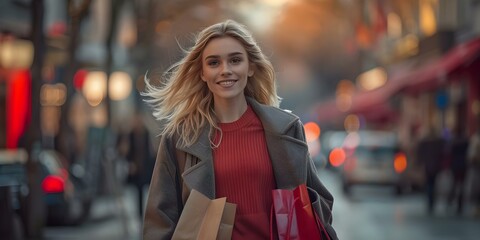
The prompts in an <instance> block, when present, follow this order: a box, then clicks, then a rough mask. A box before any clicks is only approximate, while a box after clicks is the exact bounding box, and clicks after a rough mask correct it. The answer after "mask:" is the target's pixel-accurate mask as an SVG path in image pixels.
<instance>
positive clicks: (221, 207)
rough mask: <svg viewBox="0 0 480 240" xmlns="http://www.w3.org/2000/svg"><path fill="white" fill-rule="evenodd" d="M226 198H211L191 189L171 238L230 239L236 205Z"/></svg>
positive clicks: (188, 239) (187, 239)
mask: <svg viewBox="0 0 480 240" xmlns="http://www.w3.org/2000/svg"><path fill="white" fill-rule="evenodd" d="M226 200H227V199H226V198H218V199H214V200H211V199H209V198H208V197H206V196H205V195H203V194H201V193H200V192H198V191H196V190H194V189H193V190H192V191H191V192H190V196H189V197H188V199H187V202H186V203H185V207H184V208H183V211H182V215H181V216H180V219H179V220H178V224H177V227H176V228H175V232H174V233H173V237H172V239H174V240H194V239H195V240H214V239H221V240H224V239H231V236H232V230H233V223H234V220H235V211H236V205H235V204H232V203H228V202H227V201H226Z"/></svg>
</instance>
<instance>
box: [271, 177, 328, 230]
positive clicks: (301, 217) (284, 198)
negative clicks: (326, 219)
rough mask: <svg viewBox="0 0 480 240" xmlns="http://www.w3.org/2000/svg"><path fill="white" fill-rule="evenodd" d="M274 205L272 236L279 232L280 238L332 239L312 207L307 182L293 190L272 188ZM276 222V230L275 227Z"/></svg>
mask: <svg viewBox="0 0 480 240" xmlns="http://www.w3.org/2000/svg"><path fill="white" fill-rule="evenodd" d="M272 196H273V206H272V216H271V218H273V215H274V216H275V219H271V223H270V226H271V227H270V231H271V238H273V235H274V234H278V239H280V240H311V239H327V240H330V237H329V236H328V233H327V232H326V231H325V227H324V226H323V224H322V222H321V221H320V218H319V217H318V215H317V214H316V212H315V211H314V210H313V208H312V203H311V201H310V197H309V196H308V189H307V187H306V185H305V184H302V185H299V186H298V187H296V188H295V189H293V190H289V189H275V190H272ZM273 220H275V222H276V230H277V231H276V232H274V231H273V230H272V229H273V224H274V223H273Z"/></svg>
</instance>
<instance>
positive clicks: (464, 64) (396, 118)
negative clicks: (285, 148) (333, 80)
mask: <svg viewBox="0 0 480 240" xmlns="http://www.w3.org/2000/svg"><path fill="white" fill-rule="evenodd" d="M340 2H343V4H345V7H346V8H347V9H350V11H351V16H353V17H351V21H352V23H351V25H352V26H355V31H354V32H355V47H356V51H357V53H358V61H359V68H358V72H357V77H355V78H354V79H346V80H344V81H340V82H339V83H338V85H337V94H336V98H335V99H334V100H331V101H329V102H328V101H327V102H326V103H323V104H319V105H317V106H315V107H314V109H313V112H314V113H315V114H316V115H317V116H318V121H319V122H320V123H321V122H322V121H323V122H325V124H326V125H327V126H328V127H332V128H337V129H338V128H340V129H343V128H344V122H343V121H338V120H342V119H345V118H346V117H347V116H349V115H350V116H356V117H358V118H359V121H360V122H361V123H362V126H361V127H363V128H386V129H389V130H395V131H398V133H399V136H400V138H401V140H402V142H403V143H405V144H407V143H409V142H410V141H411V140H412V138H416V137H418V136H419V135H421V134H422V133H425V132H426V130H428V129H429V128H430V127H434V128H435V129H436V130H437V131H438V132H439V133H441V134H443V136H444V137H446V138H448V136H449V134H450V132H451V131H452V130H453V129H454V128H455V127H456V126H461V127H462V129H463V132H464V134H465V135H467V136H469V135H471V134H472V133H473V132H474V131H475V128H476V126H475V118H477V117H478V115H479V107H478V106H479V99H480V86H479V82H480V81H479V79H478V70H477V69H478V64H479V56H480V46H479V42H480V38H479V37H480V30H479V28H480V20H479V18H478V15H479V13H480V12H479V11H480V4H479V1H474V0H460V1H447V0H443V1H442V0H407V1H395V0H392V1H378V0H365V1H340ZM346 86H347V87H346ZM335 122H337V123H335ZM338 122H340V123H338ZM329 123H331V124H329Z"/></svg>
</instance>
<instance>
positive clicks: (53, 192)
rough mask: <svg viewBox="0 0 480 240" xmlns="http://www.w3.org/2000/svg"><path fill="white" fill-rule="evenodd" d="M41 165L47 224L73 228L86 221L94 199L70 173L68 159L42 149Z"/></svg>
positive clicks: (53, 151) (55, 152) (40, 155)
mask: <svg viewBox="0 0 480 240" xmlns="http://www.w3.org/2000/svg"><path fill="white" fill-rule="evenodd" d="M39 162H40V166H41V172H42V184H41V186H42V190H43V192H44V193H45V203H46V205H47V216H48V217H47V220H48V221H47V222H48V223H49V224H54V225H59V224H60V225H71V224H78V223H81V222H82V221H84V220H85V219H86V217H87V216H88V214H89V211H90V206H91V203H92V197H91V196H90V195H87V194H85V191H83V190H84V188H83V187H82V182H81V180H80V179H77V178H75V176H74V175H71V174H70V171H69V164H68V162H67V160H66V159H65V158H64V157H63V156H62V155H61V154H60V153H58V152H57V151H55V150H42V151H41V152H40V154H39Z"/></svg>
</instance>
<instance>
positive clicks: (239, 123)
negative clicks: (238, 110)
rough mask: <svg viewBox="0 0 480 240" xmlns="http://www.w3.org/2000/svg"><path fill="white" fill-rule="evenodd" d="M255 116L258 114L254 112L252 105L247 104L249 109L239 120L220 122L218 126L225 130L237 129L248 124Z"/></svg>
mask: <svg viewBox="0 0 480 240" xmlns="http://www.w3.org/2000/svg"><path fill="white" fill-rule="evenodd" d="M255 118H256V115H255V113H254V112H253V109H252V107H250V105H247V110H246V111H245V112H244V113H243V114H242V116H241V117H240V118H239V119H238V120H236V121H233V122H229V123H219V125H218V126H219V127H220V129H222V131H224V132H229V131H235V130H237V129H240V128H243V127H245V126H247V125H248V124H249V123H250V122H252V121H253V120H254V119H255Z"/></svg>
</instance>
